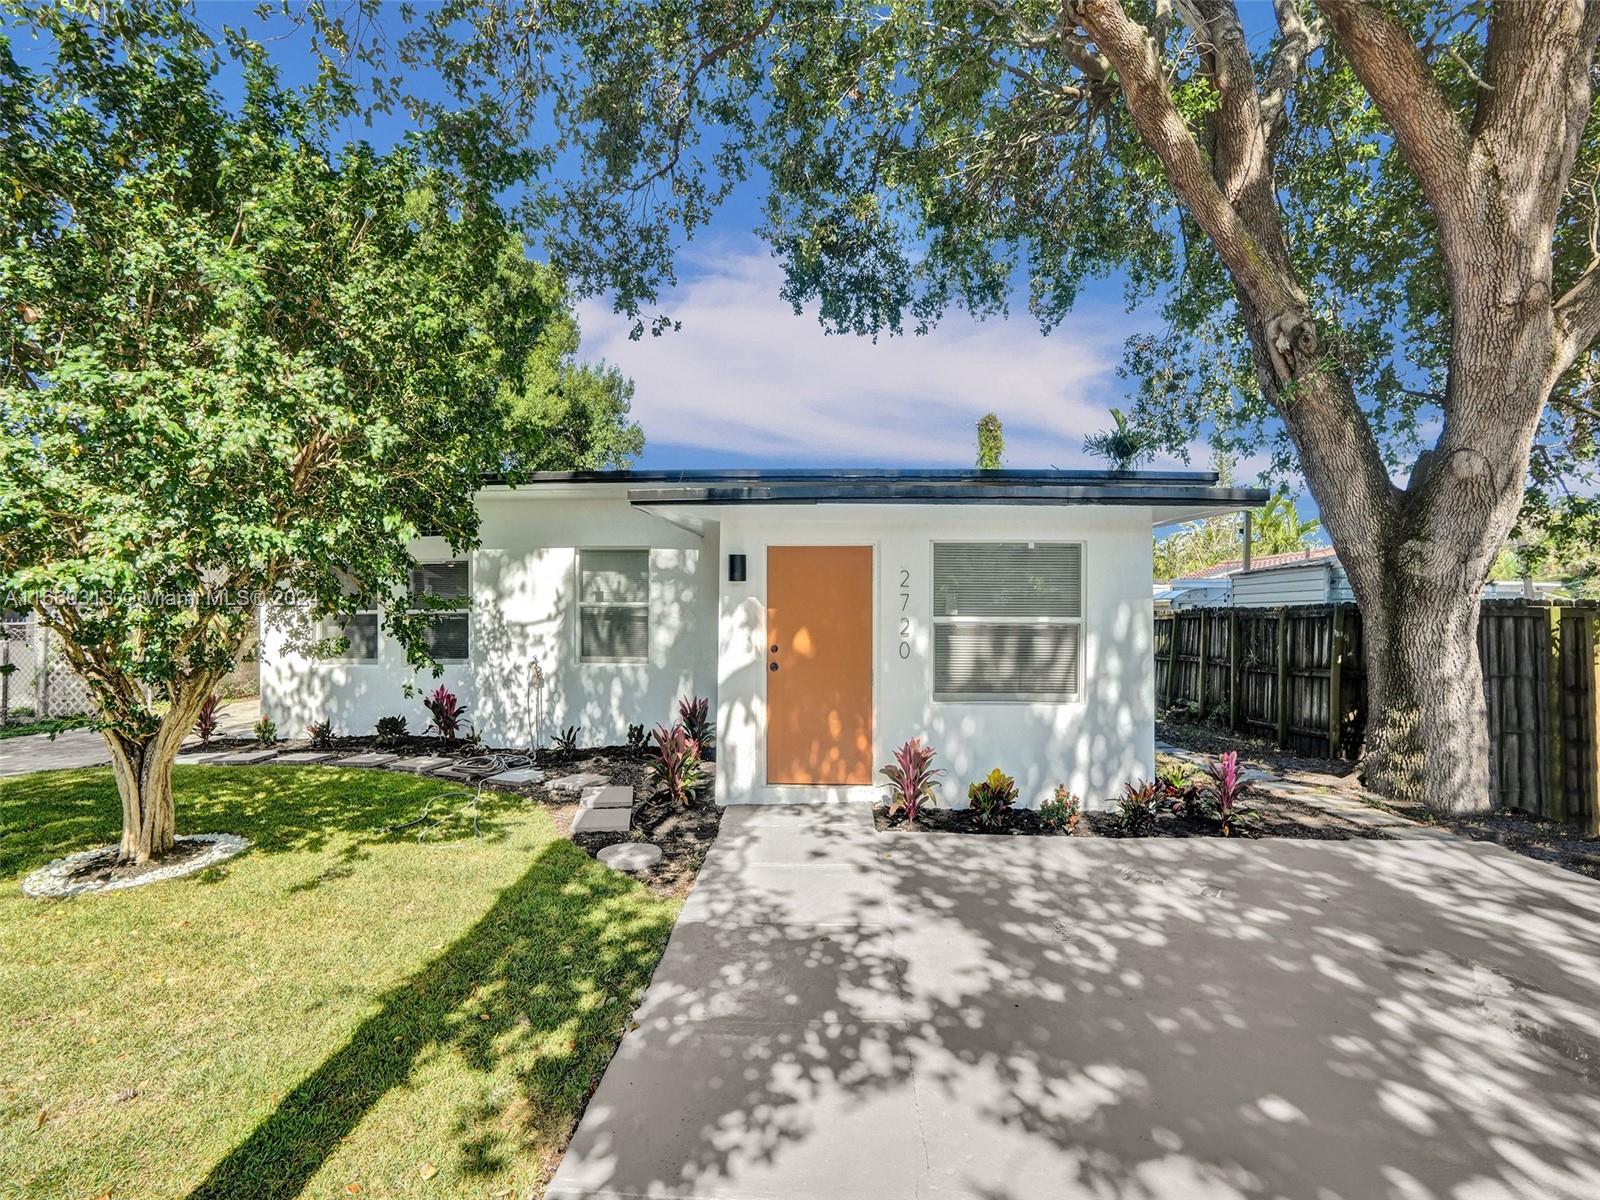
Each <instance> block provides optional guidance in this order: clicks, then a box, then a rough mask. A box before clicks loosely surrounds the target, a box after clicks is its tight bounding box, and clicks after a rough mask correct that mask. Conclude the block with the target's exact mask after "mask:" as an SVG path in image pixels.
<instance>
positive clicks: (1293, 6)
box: [1261, 0, 1326, 145]
mask: <svg viewBox="0 0 1600 1200" xmlns="http://www.w3.org/2000/svg"><path fill="white" fill-rule="evenodd" d="M1272 7H1273V10H1274V12H1275V13H1276V14H1277V18H1278V33H1279V38H1278V45H1277V48H1276V49H1275V50H1274V51H1273V52H1272V61H1271V63H1270V64H1269V65H1268V67H1267V75H1266V78H1265V79H1264V80H1263V81H1262V85H1263V86H1262V89H1261V121H1262V124H1263V126H1264V127H1265V128H1266V131H1267V140H1268V144H1269V145H1276V144H1277V143H1278V142H1279V141H1280V140H1281V139H1282V137H1283V135H1284V134H1285V133H1286V132H1287V131H1288V129H1289V93H1290V92H1291V91H1293V90H1294V85H1295V83H1296V81H1297V80H1298V79H1299V78H1300V73H1301V72H1302V71H1304V70H1305V66H1306V60H1307V59H1309V58H1310V57H1311V55H1312V54H1314V53H1315V52H1316V51H1317V50H1320V49H1321V48H1322V44H1323V41H1324V39H1325V36H1326V26H1325V25H1324V24H1323V21H1322V18H1321V16H1317V17H1315V18H1314V19H1312V20H1310V21H1307V20H1306V17H1305V14H1304V13H1302V12H1301V11H1300V4H1299V0H1273V3H1272Z"/></svg>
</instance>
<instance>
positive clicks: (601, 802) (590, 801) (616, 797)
mask: <svg viewBox="0 0 1600 1200" xmlns="http://www.w3.org/2000/svg"><path fill="white" fill-rule="evenodd" d="M578 803H579V804H580V805H582V806H583V807H584V808H627V809H632V808H633V789H632V788H630V787H623V786H621V785H620V784H618V785H614V786H612V787H598V788H590V789H589V790H588V791H586V792H584V793H583V799H582V800H579V801H578Z"/></svg>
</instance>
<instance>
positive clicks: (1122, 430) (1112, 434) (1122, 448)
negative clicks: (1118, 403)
mask: <svg viewBox="0 0 1600 1200" xmlns="http://www.w3.org/2000/svg"><path fill="white" fill-rule="evenodd" d="M1111 419H1112V421H1113V422H1115V424H1114V425H1113V426H1112V428H1110V429H1102V430H1101V431H1100V432H1099V433H1091V434H1090V435H1089V436H1088V437H1086V438H1084V439H1083V449H1084V452H1085V453H1087V454H1092V455H1094V456H1095V457H1096V458H1103V459H1105V460H1106V461H1107V462H1108V463H1110V464H1111V469H1112V470H1114V471H1131V470H1133V469H1134V468H1135V467H1137V466H1138V465H1139V464H1140V463H1142V462H1143V461H1144V460H1145V459H1147V458H1149V457H1150V456H1151V455H1153V454H1154V453H1155V450H1156V447H1155V441H1154V439H1152V438H1151V436H1150V435H1149V434H1148V433H1146V432H1144V431H1143V430H1142V429H1139V428H1137V427H1136V426H1135V425H1134V424H1133V422H1131V421H1129V420H1128V416H1127V414H1126V413H1124V412H1123V411H1122V410H1121V409H1120V408H1113V409H1112V410H1111Z"/></svg>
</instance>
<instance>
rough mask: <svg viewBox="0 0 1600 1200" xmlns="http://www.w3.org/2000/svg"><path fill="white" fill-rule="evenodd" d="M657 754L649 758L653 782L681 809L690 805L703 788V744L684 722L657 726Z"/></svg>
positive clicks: (654, 734)
mask: <svg viewBox="0 0 1600 1200" xmlns="http://www.w3.org/2000/svg"><path fill="white" fill-rule="evenodd" d="M651 737H653V738H654V739H655V743H656V750H655V757H654V758H652V759H651V760H650V783H651V785H652V786H653V787H654V788H655V790H656V791H658V792H665V793H666V794H667V796H668V797H669V798H670V799H671V800H672V802H673V803H674V804H676V805H677V806H678V807H679V808H687V807H688V806H689V802H690V801H691V800H693V799H694V794H695V792H697V791H698V790H699V789H700V782H701V767H700V746H699V744H698V743H697V742H696V741H695V740H694V739H693V738H692V737H690V736H689V731H688V730H686V729H685V728H684V727H683V726H682V725H674V726H673V727H672V728H671V729H668V728H667V727H666V726H665V725H657V726H656V727H655V730H654V732H653V733H652V734H651Z"/></svg>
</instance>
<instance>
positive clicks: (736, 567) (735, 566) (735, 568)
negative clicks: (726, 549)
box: [728, 554, 744, 583]
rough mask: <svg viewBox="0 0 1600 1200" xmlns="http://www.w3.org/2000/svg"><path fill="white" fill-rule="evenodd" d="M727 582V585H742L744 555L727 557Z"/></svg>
mask: <svg viewBox="0 0 1600 1200" xmlns="http://www.w3.org/2000/svg"><path fill="white" fill-rule="evenodd" d="M728 582H729V583H743V582H744V555H742V554H730V555H728Z"/></svg>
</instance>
